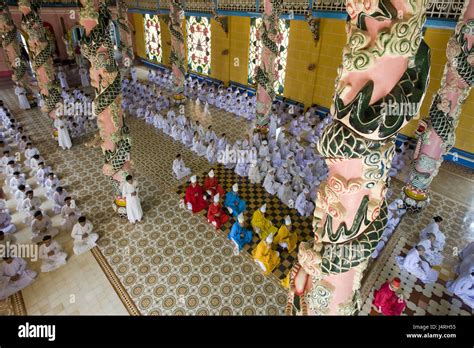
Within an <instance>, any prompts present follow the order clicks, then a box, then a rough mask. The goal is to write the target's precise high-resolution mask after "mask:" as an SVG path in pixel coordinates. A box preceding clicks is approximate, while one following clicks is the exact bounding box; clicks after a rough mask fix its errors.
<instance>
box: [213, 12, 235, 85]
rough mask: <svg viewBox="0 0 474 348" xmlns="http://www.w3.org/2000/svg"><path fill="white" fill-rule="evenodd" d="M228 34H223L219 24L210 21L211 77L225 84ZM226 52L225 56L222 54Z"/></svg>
mask: <svg viewBox="0 0 474 348" xmlns="http://www.w3.org/2000/svg"><path fill="white" fill-rule="evenodd" d="M229 42H230V34H229V33H227V34H226V33H225V31H224V30H223V29H222V27H221V26H220V24H219V23H217V22H216V21H215V20H214V19H212V20H211V77H213V78H216V79H218V80H221V81H223V82H224V83H227V82H228V81H229V57H230V52H229V51H230V50H229ZM224 50H227V54H226V55H223V54H222V52H223V51H224Z"/></svg>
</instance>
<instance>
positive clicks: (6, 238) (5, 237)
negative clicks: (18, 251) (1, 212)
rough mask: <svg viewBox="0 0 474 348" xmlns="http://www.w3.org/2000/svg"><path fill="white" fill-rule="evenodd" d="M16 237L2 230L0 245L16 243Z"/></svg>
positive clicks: (0, 232)
mask: <svg viewBox="0 0 474 348" xmlns="http://www.w3.org/2000/svg"><path fill="white" fill-rule="evenodd" d="M15 243H16V238H15V237H14V236H13V235H11V234H5V233H4V232H3V231H1V230H0V245H4V246H7V247H8V244H15Z"/></svg>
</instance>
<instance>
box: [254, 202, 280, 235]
mask: <svg viewBox="0 0 474 348" xmlns="http://www.w3.org/2000/svg"><path fill="white" fill-rule="evenodd" d="M266 211H267V205H266V204H264V205H262V206H261V207H260V209H257V210H256V211H255V212H254V213H253V216H252V221H251V225H252V227H253V230H254V231H255V232H256V233H257V234H258V236H259V237H260V239H265V238H267V236H268V235H270V234H271V235H272V236H273V235H275V234H276V233H277V231H278V229H277V228H276V227H275V226H273V223H272V222H271V221H270V220H268V219H267V218H265V212H266Z"/></svg>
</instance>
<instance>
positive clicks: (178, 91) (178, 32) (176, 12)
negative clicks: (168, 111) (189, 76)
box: [169, 0, 186, 104]
mask: <svg viewBox="0 0 474 348" xmlns="http://www.w3.org/2000/svg"><path fill="white" fill-rule="evenodd" d="M183 19H184V5H183V2H182V0H171V2H170V21H169V28H170V34H171V55H170V63H171V68H172V71H173V92H174V101H175V103H177V104H180V103H183V102H184V94H183V93H184V77H185V75H186V68H185V65H184V35H183V26H182V25H183Z"/></svg>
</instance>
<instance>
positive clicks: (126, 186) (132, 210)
mask: <svg viewBox="0 0 474 348" xmlns="http://www.w3.org/2000/svg"><path fill="white" fill-rule="evenodd" d="M122 196H123V197H125V200H126V208H127V218H128V221H130V223H131V224H135V222H140V221H142V217H143V211H142V206H141V203H140V198H139V197H138V183H137V181H136V180H133V177H132V176H131V175H127V177H126V178H125V182H124V183H123V185H122Z"/></svg>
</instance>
